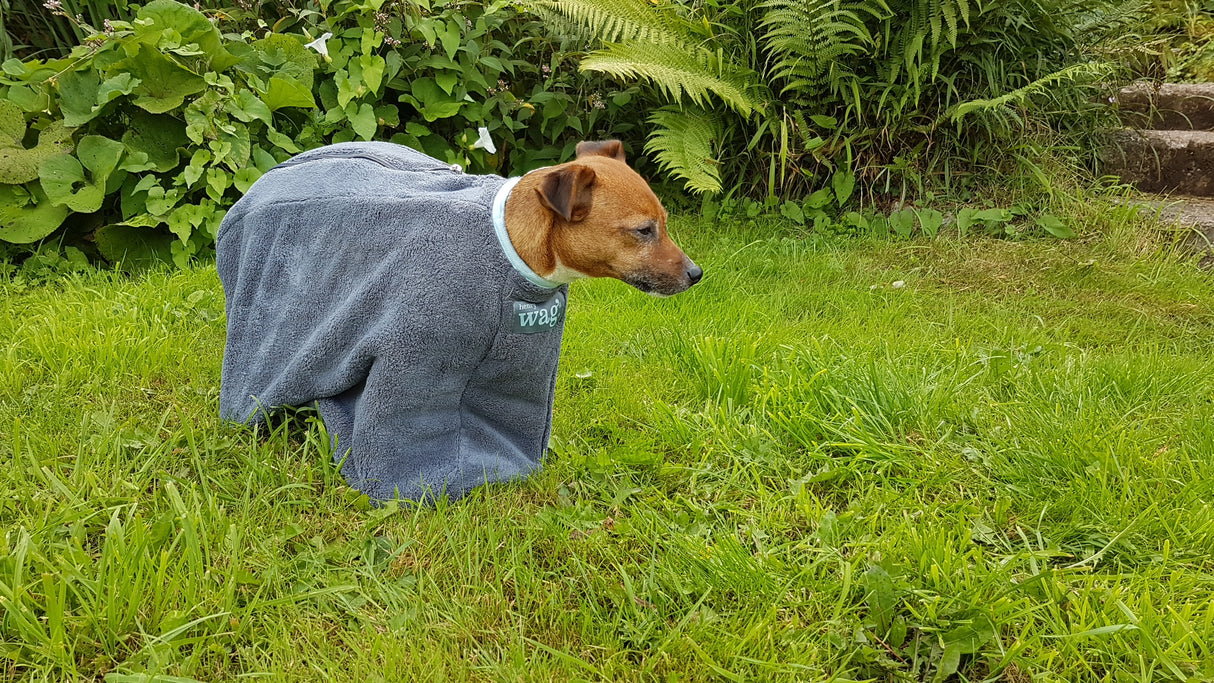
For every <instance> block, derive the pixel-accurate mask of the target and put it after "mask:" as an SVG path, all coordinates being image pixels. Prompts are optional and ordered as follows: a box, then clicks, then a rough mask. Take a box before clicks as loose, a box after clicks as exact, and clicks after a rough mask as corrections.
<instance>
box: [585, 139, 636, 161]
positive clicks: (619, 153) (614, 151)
mask: <svg viewBox="0 0 1214 683" xmlns="http://www.w3.org/2000/svg"><path fill="white" fill-rule="evenodd" d="M577 156H578V158H579V159H580V158H582V157H586V156H600V157H608V158H611V159H615V160H616V161H624V143H622V142H620V141H619V140H604V141H602V142H579V143H577Z"/></svg>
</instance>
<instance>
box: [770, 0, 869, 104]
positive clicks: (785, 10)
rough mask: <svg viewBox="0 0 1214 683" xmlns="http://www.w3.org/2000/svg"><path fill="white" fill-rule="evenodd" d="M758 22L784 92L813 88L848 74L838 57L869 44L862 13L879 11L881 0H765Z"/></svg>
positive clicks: (853, 52) (854, 51) (841, 57)
mask: <svg viewBox="0 0 1214 683" xmlns="http://www.w3.org/2000/svg"><path fill="white" fill-rule="evenodd" d="M762 6H763V7H764V8H766V9H767V13H766V14H765V15H764V17H763V20H762V22H761V24H760V26H761V27H762V28H764V29H766V33H765V34H764V36H763V39H764V41H765V42H766V44H767V47H768V49H769V50H771V52H772V55H773V57H774V58H775V63H774V66H773V71H772V75H773V76H775V77H776V78H779V79H783V80H784V81H785V85H784V88H783V91H782V92H788V91H790V90H792V91H808V92H806V93H805V94H812V93H813V91H814V90H816V89H818V88H819V86H821V85H823V84H824V83H837V82H840V81H841V80H842V79H843V78H844V76H845V75H850V71H849V70H847V69H846V68H844V69H839V68H837V65H838V64H839V63H840V60H842V59H844V58H846V57H850V56H852V55H856V54H859V53H861V52H863V51H864V50H865V49H866V48H868V47H869V46H871V45H872V43H873V40H872V35H871V34H870V32H869V30H868V27H867V26H866V25H865V23H864V17H863V15H864V14H868V15H870V16H872V17H877V16H880V14H881V11H882V7H883V3H878V2H875V1H872V0H869V1H868V2H863V1H862V2H849V3H846V4H845V3H843V2H841V0H826V1H823V0H768V1H767V2H764V3H763V4H762Z"/></svg>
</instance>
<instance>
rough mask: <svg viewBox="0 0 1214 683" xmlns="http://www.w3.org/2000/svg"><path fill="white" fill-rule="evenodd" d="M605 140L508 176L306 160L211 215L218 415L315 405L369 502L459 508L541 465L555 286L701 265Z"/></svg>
mask: <svg viewBox="0 0 1214 683" xmlns="http://www.w3.org/2000/svg"><path fill="white" fill-rule="evenodd" d="M666 220H667V214H666V211H665V209H663V208H662V205H661V202H660V201H659V200H658V198H657V196H656V195H654V193H653V191H652V190H651V189H650V187H649V185H648V184H647V183H646V182H645V181H644V180H643V179H642V178H641V177H640V175H638V174H637V173H636V172H635V171H633V170H632V169H631V168H630V167H629V166H628V165H627V164H626V163H625V159H624V153H623V147H622V145H621V144H620V142H619V141H614V140H612V141H606V142H583V143H581V144H579V145H578V147H577V156H576V158H575V159H574V160H573V161H570V162H567V163H564V164H558V165H556V166H552V167H549V168H544V169H539V170H536V171H533V172H531V173H528V174H526V175H524V176H522V177H520V178H510V179H505V178H501V177H498V176H480V175H469V174H465V173H463V172H462V170H461V169H459V168H458V167H452V166H450V165H448V164H445V163H443V162H441V161H439V160H437V159H433V158H431V157H428V156H426V155H424V154H421V153H419V152H416V151H414V150H412V149H409V148H407V147H403V146H399V145H393V144H390V143H382V142H373V143H343V144H338V145H331V146H329V147H322V148H319V149H316V150H310V151H308V152H305V153H303V154H301V155H298V156H296V157H294V158H292V159H289V160H287V161H285V162H283V163H282V164H279V165H278V166H276V167H274V168H273V169H271V170H270V171H268V172H267V173H266V174H265V175H264V176H262V178H260V179H259V180H258V181H257V182H256V183H254V185H253V186H252V187H251V188H250V189H249V191H248V193H246V195H245V196H244V197H243V198H242V199H241V200H240V201H238V202H237V203H236V204H235V205H234V206H233V207H232V209H231V210H230V211H229V212H228V214H227V215H226V216H225V217H224V220H223V223H222V225H221V227H220V229H219V233H218V235H217V238H216V265H217V268H218V271H219V276H220V279H221V281H222V283H223V287H224V295H225V298H226V301H227V326H228V339H227V345H226V347H225V351H224V363H223V378H222V384H221V390H220V415H221V416H222V417H223V418H225V419H227V420H231V421H234V422H239V423H244V424H250V423H256V422H259V421H262V420H264V419H265V417H266V416H267V415H268V414H270V413H273V412H274V411H275V410H277V409H279V408H281V407H284V406H310V405H314V406H316V407H317V408H318V410H319V411H320V415H321V418H322V420H323V421H324V423H325V427H326V430H327V431H328V433H329V435H330V438H331V443H332V446H333V458H334V460H335V461H337V462H340V463H341V470H342V474H343V475H344V476H345V478H346V480H347V481H348V482H349V483H350V485H351V486H353V487H354V488H357V489H360V490H361V491H363V492H364V493H366V494H367V495H368V496H370V497H371V498H373V499H376V500H387V499H393V498H400V499H406V500H412V501H426V500H433V499H435V498H437V497H440V496H447V497H449V498H458V497H460V496H462V495H464V494H465V493H467V492H468V491H470V490H472V489H473V488H475V487H476V486H479V485H481V484H484V483H487V482H495V481H505V480H510V479H515V478H518V477H522V476H526V475H527V474H529V473H530V472H532V471H534V470H535V469H536V468H538V467H539V466H540V461H541V458H542V456H543V454H544V451H545V450H546V447H547V442H548V437H549V435H550V433H551V426H552V422H551V420H552V401H553V394H554V388H555V381H556V370H557V361H558V358H559V353H560V344H561V338H562V334H563V330H564V320H565V311H566V308H567V303H568V285H569V283H570V282H572V281H573V280H576V279H580V278H585V277H612V278H617V279H619V280H622V281H624V282H626V283H628V284H630V285H632V286H634V287H636V288H637V289H639V290H641V291H643V292H646V293H649V294H653V295H656V296H669V295H672V294H677V293H680V292H683V291H685V290H687V289H688V288H690V287H691V286H693V285H694V284H696V283H697V282H699V281H700V279H701V278H702V276H703V270H702V269H701V268H700V267H699V266H697V265H696V264H695V263H694V262H693V261H692V260H691V259H689V258H688V257H687V256H686V254H684V253H683V251H682V250H681V249H679V247H678V246H676V245H675V243H674V242H673V241H672V240H671V239H670V236H669V234H668V233H667V229H666Z"/></svg>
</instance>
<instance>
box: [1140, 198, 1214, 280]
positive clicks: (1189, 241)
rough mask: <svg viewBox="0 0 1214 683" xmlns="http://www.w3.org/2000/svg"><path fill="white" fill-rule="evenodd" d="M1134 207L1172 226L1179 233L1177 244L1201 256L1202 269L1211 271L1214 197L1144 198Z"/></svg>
mask: <svg viewBox="0 0 1214 683" xmlns="http://www.w3.org/2000/svg"><path fill="white" fill-rule="evenodd" d="M1135 203H1139V204H1145V205H1146V206H1147V207H1150V209H1151V210H1152V211H1154V212H1155V213H1156V214H1157V215H1158V216H1159V218H1160V219H1162V220H1163V221H1164V222H1165V223H1174V224H1176V225H1178V226H1179V227H1180V229H1181V230H1182V231H1183V232H1182V233H1181V234H1180V235H1179V237H1180V243H1181V245H1182V246H1183V247H1184V248H1185V249H1186V250H1191V252H1192V253H1195V254H1201V255H1202V258H1201V261H1200V262H1199V265H1201V266H1202V267H1203V268H1211V267H1214V197H1186V196H1183V195H1173V196H1171V197H1159V196H1151V195H1147V196H1146V197H1144V198H1143V199H1142V200H1140V201H1136V202H1135Z"/></svg>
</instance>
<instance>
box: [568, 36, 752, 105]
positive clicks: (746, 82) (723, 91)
mask: <svg viewBox="0 0 1214 683" xmlns="http://www.w3.org/2000/svg"><path fill="white" fill-rule="evenodd" d="M580 68H581V69H582V70H583V71H599V72H602V73H605V74H609V75H611V76H615V77H616V78H623V79H629V78H643V79H645V80H647V81H649V82H650V83H653V84H654V85H656V86H657V87H658V88H659V89H661V90H662V92H663V93H665V94H666V96H667V97H669V98H670V99H671V101H673V102H676V103H679V102H682V101H683V99H684V97H686V98H687V99H689V100H691V101H692V102H694V103H695V104H697V105H701V106H703V105H705V104H706V103H707V100H708V96H709V95H712V96H715V97H717V98H719V99H720V100H721V101H722V102H724V103H725V104H727V105H729V107H731V108H732V109H734V110H735V111H737V112H738V113H740V114H742V115H743V116H749V115H750V113H751V112H752V111H755V110H761V109H762V108H763V102H762V99H761V97H758V96H756V90H758V89H757V88H756V85H755V84H756V83H757V82H758V81H759V76H758V74H755V73H754V72H753V71H751V70H749V69H746V68H743V67H735V66H727V65H725V64H724V60H722V59H720V58H719V57H718V55H715V54H713V53H711V52H708V51H707V50H704V49H702V48H699V49H697V48H690V47H687V46H683V45H677V44H673V43H643V42H630V43H608V44H607V45H606V46H605V47H604V48H603V49H602V50H598V51H595V52H592V53H590V54H589V55H587V56H586V57H585V58H584V59H583V60H582V64H581V67H580Z"/></svg>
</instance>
